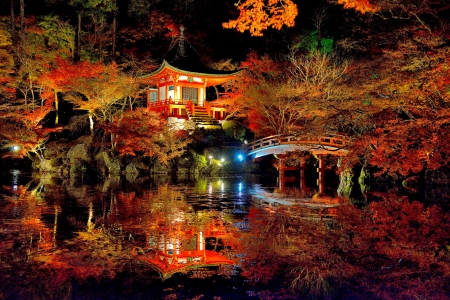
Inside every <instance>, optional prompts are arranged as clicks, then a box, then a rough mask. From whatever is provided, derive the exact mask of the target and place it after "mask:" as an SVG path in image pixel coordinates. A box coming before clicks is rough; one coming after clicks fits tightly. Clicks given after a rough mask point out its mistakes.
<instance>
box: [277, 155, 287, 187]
mask: <svg viewBox="0 0 450 300" xmlns="http://www.w3.org/2000/svg"><path fill="white" fill-rule="evenodd" d="M284 169H285V165H284V160H283V159H281V158H280V159H279V161H278V187H279V188H280V191H284V188H285V184H286V178H285V177H284Z"/></svg>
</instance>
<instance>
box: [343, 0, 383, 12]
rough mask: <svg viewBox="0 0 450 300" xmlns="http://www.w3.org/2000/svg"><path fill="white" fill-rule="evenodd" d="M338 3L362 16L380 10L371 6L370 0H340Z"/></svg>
mask: <svg viewBox="0 0 450 300" xmlns="http://www.w3.org/2000/svg"><path fill="white" fill-rule="evenodd" d="M338 3H339V4H342V5H344V8H347V9H354V10H356V11H358V12H360V13H362V14H364V13H366V12H372V13H373V12H377V11H378V10H379V8H378V7H375V6H373V5H372V4H370V3H369V0H338Z"/></svg>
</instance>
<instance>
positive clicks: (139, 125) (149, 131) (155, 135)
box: [107, 108, 166, 157]
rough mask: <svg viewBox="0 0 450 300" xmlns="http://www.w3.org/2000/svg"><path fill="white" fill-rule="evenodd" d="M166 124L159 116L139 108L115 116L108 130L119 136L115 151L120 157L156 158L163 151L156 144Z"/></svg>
mask: <svg viewBox="0 0 450 300" xmlns="http://www.w3.org/2000/svg"><path fill="white" fill-rule="evenodd" d="M165 123H166V122H165V121H164V119H162V118H161V116H160V115H159V114H157V113H155V112H150V111H148V110H147V109H146V108H137V109H135V110H127V111H125V112H124V113H123V114H121V115H117V116H114V117H113V121H112V122H111V123H110V124H109V125H108V127H107V130H108V131H110V132H111V133H114V134H115V135H116V136H117V138H116V139H115V144H114V145H113V149H115V150H117V151H118V152H119V155H121V156H123V155H127V154H128V155H131V156H136V155H143V156H147V157H156V156H158V155H159V152H160V151H161V149H160V147H159V145H158V144H157V143H156V142H157V141H158V140H159V135H160V134H161V133H162V132H163V131H164V128H165V127H166V124H165Z"/></svg>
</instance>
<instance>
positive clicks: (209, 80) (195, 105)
mask: <svg viewBox="0 0 450 300" xmlns="http://www.w3.org/2000/svg"><path fill="white" fill-rule="evenodd" d="M183 30H184V29H183V27H181V28H180V37H179V43H178V50H177V53H176V55H175V58H174V59H173V60H172V61H171V62H170V63H169V62H168V61H166V60H163V62H162V63H161V65H160V66H159V68H158V69H157V70H155V71H154V72H152V73H150V74H147V75H145V76H143V77H141V79H142V80H143V81H144V82H146V83H147V84H149V86H153V87H152V88H149V89H147V90H146V98H147V108H148V109H149V110H150V111H156V112H159V113H160V114H161V115H162V116H163V117H164V118H166V119H167V121H168V123H169V124H171V123H175V122H179V123H182V122H184V121H185V120H193V121H194V122H195V123H196V124H197V126H198V127H204V128H206V129H207V128H208V127H211V126H214V124H218V125H219V126H220V123H219V122H220V121H221V120H224V118H225V114H226V109H225V107H223V105H221V104H216V103H214V101H207V99H206V88H208V87H213V86H218V85H221V84H223V83H225V82H227V81H229V80H231V79H232V78H233V77H235V76H236V75H237V73H238V72H239V71H232V72H228V71H219V70H214V69H209V68H206V67H204V66H203V65H202V64H201V63H199V62H196V61H194V60H188V59H187V58H186V55H185V50H184V35H183Z"/></svg>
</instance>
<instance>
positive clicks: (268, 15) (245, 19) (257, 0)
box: [222, 0, 298, 36]
mask: <svg viewBox="0 0 450 300" xmlns="http://www.w3.org/2000/svg"><path fill="white" fill-rule="evenodd" d="M236 6H237V7H238V10H239V17H238V18H237V19H236V20H232V21H229V22H226V23H223V24H222V26H223V27H224V28H228V29H233V28H235V29H236V30H238V31H239V32H244V31H247V30H248V31H249V32H250V34H251V35H252V36H262V35H263V34H262V31H263V30H266V29H268V28H274V29H277V30H280V29H281V28H282V27H283V25H286V26H288V27H293V26H294V24H295V17H296V16H297V14H298V10H297V5H296V4H295V3H294V2H293V1H291V0H245V1H244V2H243V3H241V1H239V3H238V4H236Z"/></svg>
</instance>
